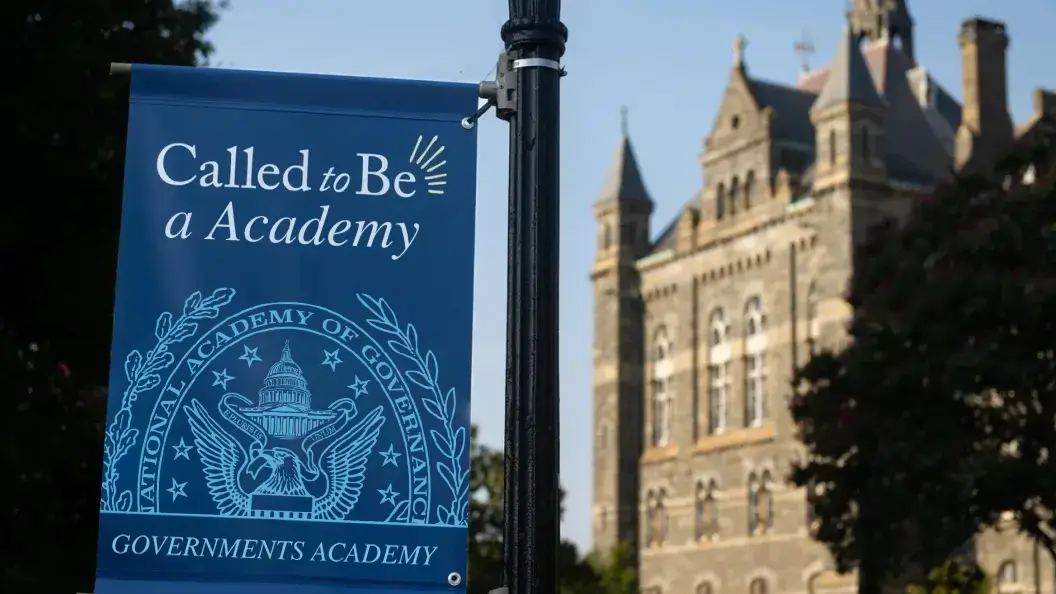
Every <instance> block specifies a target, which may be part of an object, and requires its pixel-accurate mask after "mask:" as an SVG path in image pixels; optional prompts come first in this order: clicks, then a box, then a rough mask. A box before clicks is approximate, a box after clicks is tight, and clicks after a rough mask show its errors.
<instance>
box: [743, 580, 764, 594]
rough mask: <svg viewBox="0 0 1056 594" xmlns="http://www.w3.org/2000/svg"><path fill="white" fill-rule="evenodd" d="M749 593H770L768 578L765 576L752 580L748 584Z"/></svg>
mask: <svg viewBox="0 0 1056 594" xmlns="http://www.w3.org/2000/svg"><path fill="white" fill-rule="evenodd" d="M748 594H768V592H767V586H766V580H764V579H763V578H755V579H754V580H752V583H751V584H749V585H748Z"/></svg>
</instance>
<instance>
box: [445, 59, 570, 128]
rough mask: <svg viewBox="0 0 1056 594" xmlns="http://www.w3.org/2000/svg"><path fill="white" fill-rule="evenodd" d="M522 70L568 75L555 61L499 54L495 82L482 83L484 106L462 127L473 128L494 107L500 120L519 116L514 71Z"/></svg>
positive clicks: (481, 96) (463, 121)
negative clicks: (555, 71)
mask: <svg viewBox="0 0 1056 594" xmlns="http://www.w3.org/2000/svg"><path fill="white" fill-rule="evenodd" d="M521 68H550V69H551V70H557V71H558V72H560V73H561V76H566V75H568V72H567V71H566V70H565V67H564V66H562V65H561V63H560V62H557V61H555V60H546V59H543V58H522V59H519V60H514V59H512V58H511V57H510V55H509V54H508V53H506V52H500V53H499V59H498V61H497V62H496V64H495V80H493V81H491V80H486V81H483V82H481V83H480V87H479V90H478V95H479V96H480V98H481V99H484V100H485V103H484V105H481V106H480V109H478V110H477V111H476V113H474V114H473V115H471V116H469V117H468V118H466V119H464V120H462V126H463V127H464V128H466V129H467V130H468V129H470V128H472V127H473V125H474V124H476V122H477V120H479V119H480V118H481V117H482V116H483V115H484V114H485V113H487V112H488V110H489V109H491V108H492V107H493V106H494V107H495V116H496V117H498V118H499V119H500V120H505V121H507V122H508V121H510V118H511V117H513V116H514V115H516V114H517V77H516V76H514V72H513V71H514V70H519V69H521Z"/></svg>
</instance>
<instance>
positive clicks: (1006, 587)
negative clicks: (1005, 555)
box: [997, 561, 1019, 592]
mask: <svg viewBox="0 0 1056 594" xmlns="http://www.w3.org/2000/svg"><path fill="white" fill-rule="evenodd" d="M1018 583H1019V571H1018V568H1017V567H1016V562H1015V561H1005V562H1004V563H1002V564H1001V567H999V568H998V569H997V591H998V592H1009V591H1012V590H1015V589H1016V584H1018Z"/></svg>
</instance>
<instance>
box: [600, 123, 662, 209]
mask: <svg viewBox="0 0 1056 594" xmlns="http://www.w3.org/2000/svg"><path fill="white" fill-rule="evenodd" d="M607 200H642V201H649V200H650V198H649V191H648V190H646V189H645V182H644V181H643V180H642V172H641V170H640V169H639V168H638V160H637V159H636V158H635V157H634V148H632V147H631V139H630V138H628V137H627V135H626V134H623V135H622V136H621V138H620V142H619V143H618V144H617V145H616V155H615V157H614V158H613V160H612V165H610V166H609V172H608V173H607V174H606V175H605V183H604V184H602V187H601V194H600V195H599V196H598V201H599V202H604V201H607Z"/></svg>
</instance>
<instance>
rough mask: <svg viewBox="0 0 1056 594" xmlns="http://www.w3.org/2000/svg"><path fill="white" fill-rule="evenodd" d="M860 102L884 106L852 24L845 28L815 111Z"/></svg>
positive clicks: (815, 104) (816, 101) (815, 103)
mask: <svg viewBox="0 0 1056 594" xmlns="http://www.w3.org/2000/svg"><path fill="white" fill-rule="evenodd" d="M844 102H846V103H857V104H859V105H865V106H868V107H884V106H885V103H884V100H883V99H882V98H881V97H880V94H879V93H877V91H876V85H874V84H873V77H872V75H871V74H870V73H869V67H868V66H866V64H865V58H864V57H862V52H861V50H860V49H859V47H858V39H857V36H856V35H855V34H854V31H853V30H852V29H851V27H850V26H849V25H848V26H847V27H845V28H844V30H843V37H842V38H841V39H840V45H839V47H838V48H837V50H836V58H835V59H834V60H833V62H832V67H831V69H830V73H829V79H828V80H827V81H826V82H825V88H823V89H822V90H821V94H819V95H818V98H817V100H815V101H814V106H813V107H811V111H816V110H820V109H824V108H826V107H829V106H830V105H834V104H837V103H844Z"/></svg>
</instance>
